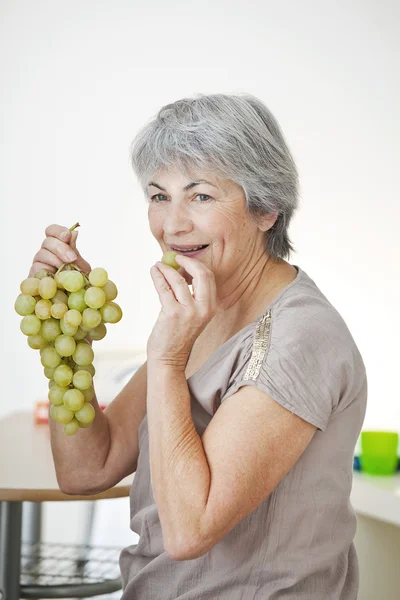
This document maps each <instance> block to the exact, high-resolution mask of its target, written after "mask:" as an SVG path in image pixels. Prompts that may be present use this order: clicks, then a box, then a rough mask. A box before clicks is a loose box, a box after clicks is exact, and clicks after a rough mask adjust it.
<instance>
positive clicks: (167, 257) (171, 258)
mask: <svg viewBox="0 0 400 600" xmlns="http://www.w3.org/2000/svg"><path fill="white" fill-rule="evenodd" d="M177 254H178V253H177V252H174V251H173V250H168V251H167V252H164V254H163V257H162V259H161V262H162V263H164V265H169V266H170V267H172V268H173V269H176V271H177V270H178V269H180V265H178V263H177V262H176V260H175V258H176V255H177Z"/></svg>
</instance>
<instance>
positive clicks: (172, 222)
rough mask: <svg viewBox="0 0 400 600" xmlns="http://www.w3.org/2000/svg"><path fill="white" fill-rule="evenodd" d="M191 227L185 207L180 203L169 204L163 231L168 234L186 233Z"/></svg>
mask: <svg viewBox="0 0 400 600" xmlns="http://www.w3.org/2000/svg"><path fill="white" fill-rule="evenodd" d="M192 228H193V223H192V221H191V219H190V216H189V214H188V211H187V209H186V208H185V207H184V206H182V205H180V206H178V205H175V206H173V205H172V204H169V206H168V209H167V211H166V214H165V219H164V231H165V233H166V234H167V235H169V236H174V235H177V234H178V233H187V232H189V231H191V230H192Z"/></svg>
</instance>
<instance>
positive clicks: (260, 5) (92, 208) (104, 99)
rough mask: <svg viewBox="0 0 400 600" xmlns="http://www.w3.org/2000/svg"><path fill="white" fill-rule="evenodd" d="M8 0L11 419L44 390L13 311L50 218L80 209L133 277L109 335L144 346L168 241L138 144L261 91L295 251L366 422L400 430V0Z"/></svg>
mask: <svg viewBox="0 0 400 600" xmlns="http://www.w3.org/2000/svg"><path fill="white" fill-rule="evenodd" d="M210 6H211V5H210ZM0 11H1V12H0V77H1V79H0V87H1V90H2V93H1V98H0V102H1V107H0V108H1V115H0V118H1V144H0V164H1V173H0V198H1V223H2V234H1V236H0V243H1V255H2V258H3V261H2V283H3V285H2V288H3V290H2V294H1V302H2V307H1V308H2V310H1V314H2V317H3V326H2V342H3V343H2V347H1V357H0V358H1V361H0V364H1V366H2V370H4V376H3V377H2V384H3V393H2V395H1V400H0V415H2V414H3V415H4V414H5V413H7V412H9V411H11V410H13V409H15V408H26V409H30V408H31V407H32V405H33V403H34V402H35V401H36V400H38V399H40V398H44V397H45V396H46V393H47V382H46V381H45V380H44V377H43V375H42V370H41V367H40V363H39V359H38V356H37V353H35V352H33V351H32V350H31V349H30V348H29V347H28V346H27V344H26V340H25V339H24V336H23V335H22V334H21V333H20V331H19V317H18V315H16V314H15V313H14V312H13V302H14V299H15V297H16V295H17V294H18V292H19V283H20V281H21V280H22V279H23V278H24V277H25V276H26V274H27V271H28V269H29V266H30V263H31V260H32V257H33V255H34V253H35V252H36V251H37V250H38V248H39V246H40V244H41V241H42V239H43V232H44V228H45V227H46V225H47V224H50V223H52V222H55V223H62V224H64V225H68V226H70V225H72V224H73V223H74V222H76V221H77V220H79V221H80V223H81V231H80V234H79V244H80V248H81V252H82V253H83V254H84V256H86V257H87V259H88V260H89V261H90V262H91V263H92V266H96V265H102V266H104V267H106V268H107V269H108V271H109V273H110V277H111V278H112V279H114V280H115V281H116V282H117V284H118V286H119V289H120V303H121V305H122V307H123V309H124V314H125V317H124V320H123V321H122V322H121V323H120V324H118V325H116V326H114V327H110V328H109V335H108V337H107V338H106V340H103V342H101V344H102V346H101V347H102V348H105V349H109V348H114V347H124V348H125V347H128V348H130V347H133V346H134V347H145V343H146V339H147V337H148V335H149V333H150V331H151V327H152V325H153V323H154V321H155V319H156V316H157V311H158V300H157V298H156V294H155V292H154V291H153V285H152V282H151V279H150V276H149V268H150V266H151V265H152V263H153V262H154V261H155V260H156V259H158V258H159V250H158V246H157V244H156V243H155V242H154V241H153V239H152V238H151V235H150V233H149V232H148V231H147V215H146V204H145V202H144V200H143V197H142V194H141V191H140V189H139V186H138V184H137V183H136V181H135V179H134V176H133V174H132V172H131V169H130V164H129V145H130V142H131V140H132V138H133V136H134V135H135V133H136V131H137V130H138V129H139V127H141V126H142V125H143V124H144V123H145V122H146V121H147V120H148V119H149V118H150V117H152V116H153V115H154V113H155V112H156V111H157V110H158V108H160V107H161V106H162V105H163V104H165V103H166V102H171V101H174V100H176V99H178V98H180V97H182V96H186V95H191V94H194V93H198V92H203V93H208V92H250V93H253V94H255V95H257V96H259V97H260V98H261V99H262V100H264V101H265V102H266V103H267V105H268V106H269V107H270V108H271V109H272V110H273V111H274V112H275V114H276V116H277V118H278V120H279V121H280V123H281V125H282V127H283V130H284V132H285V133H286V137H287V139H288V142H289V144H290V146H291V148H292V150H293V152H294V155H295V157H296V159H297V163H298V167H299V170H300V175H301V187H302V200H301V208H300V211H299V213H298V214H297V216H296V217H295V219H294V222H293V225H292V227H291V237H292V239H293V241H294V243H295V246H296V248H297V254H296V255H294V256H293V257H292V259H291V262H292V263H294V264H299V265H300V266H301V267H302V268H303V269H304V270H306V272H307V273H308V274H309V275H310V276H311V277H312V278H313V279H314V280H315V281H316V283H317V284H318V285H319V287H320V288H321V289H322V291H323V292H324V293H325V294H326V295H327V296H328V297H329V299H330V300H331V302H332V303H333V304H334V305H335V306H336V307H337V309H338V310H339V311H340V312H341V314H342V315H343V317H344V318H345V320H346V322H347V324H348V326H349V328H350V330H351V331H352V333H353V335H354V337H355V339H356V342H357V344H358V346H359V348H360V350H361V352H362V355H363V357H364V360H365V363H366V365H367V369H368V373H369V407H368V413H367V418H366V422H365V425H366V426H368V427H387V428H389V427H390V428H395V429H400V403H399V402H398V400H397V390H398V385H397V371H398V352H397V347H398V340H399V338H400V325H399V319H398V297H399V258H400V244H399V234H398V223H399V217H400V204H399V202H398V192H397V186H396V185H395V180H394V172H395V166H396V165H397V163H398V159H399V141H398V140H399V134H400V125H399V119H398V105H399V78H398V72H399V41H398V40H399V37H398V35H397V36H396V33H397V31H396V30H398V23H399V16H400V15H399V12H400V10H399V4H398V2H396V0H392V1H391V0H382V1H379V2H378V1H375V2H373V1H365V0H358V1H354V0H353V1H352V2H351V3H350V2H348V1H347V0H341V1H337V0H336V1H327V2H323V3H319V2H316V1H315V0H303V1H302V2H297V1H296V0H293V1H283V2H279V3H277V2H270V1H266V0H259V1H253V2H236V3H231V2H226V1H221V0H220V1H216V2H213V3H212V8H210V7H208V4H206V3H200V2H190V1H188V0H178V1H176V0H175V1H174V2H173V3H165V2H162V1H161V0H149V1H148V2H145V3H142V2H140V3H139V2H132V1H131V0H116V1H114V2H113V3H110V2H107V1H98V0H96V1H94V0H86V1H85V2H80V1H78V0H71V1H70V2H67V3H66V2H61V1H59V0H58V1H57V0H52V1H46V0H36V2H30V1H29V0H15V1H12V0H3V1H2V3H1V5H0Z"/></svg>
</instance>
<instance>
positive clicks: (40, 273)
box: [34, 269, 50, 280]
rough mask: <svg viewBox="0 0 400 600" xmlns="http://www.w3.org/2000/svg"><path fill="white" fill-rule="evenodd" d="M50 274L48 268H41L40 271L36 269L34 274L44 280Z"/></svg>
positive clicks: (36, 277)
mask: <svg viewBox="0 0 400 600" xmlns="http://www.w3.org/2000/svg"><path fill="white" fill-rule="evenodd" d="M49 275H50V272H49V271H46V269H40V271H36V273H35V274H34V277H35V279H39V280H42V279H43V278H44V277H48V276H49Z"/></svg>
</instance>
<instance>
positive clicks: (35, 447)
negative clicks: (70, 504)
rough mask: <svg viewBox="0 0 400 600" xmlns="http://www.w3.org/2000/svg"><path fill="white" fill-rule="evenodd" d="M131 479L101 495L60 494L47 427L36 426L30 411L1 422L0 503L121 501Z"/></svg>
mask: <svg viewBox="0 0 400 600" xmlns="http://www.w3.org/2000/svg"><path fill="white" fill-rule="evenodd" d="M132 479H133V475H130V476H129V477H126V478H125V479H123V480H122V481H121V482H120V483H119V484H118V485H117V486H115V487H113V488H111V489H109V490H106V491H105V492H102V493H101V494H94V495H91V496H70V495H69V494H63V493H62V492H61V491H60V489H59V487H58V483H57V479H56V474H55V469H54V463H53V457H52V454H51V447H50V431H49V427H48V425H46V424H43V425H35V423H34V418H33V414H32V413H29V412H15V413H12V414H10V415H8V416H7V417H5V418H3V419H0V501H2V500H14V501H29V502H45V501H48V500H49V501H50V500H69V501H71V500H99V499H101V498H121V497H123V496H128V494H129V489H130V487H131V484H132Z"/></svg>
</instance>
